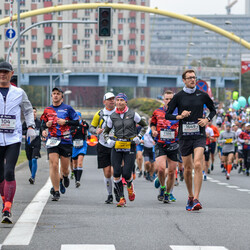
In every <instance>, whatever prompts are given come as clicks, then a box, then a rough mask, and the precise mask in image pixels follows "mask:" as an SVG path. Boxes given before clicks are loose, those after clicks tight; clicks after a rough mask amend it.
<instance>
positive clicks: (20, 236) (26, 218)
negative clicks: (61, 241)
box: [2, 178, 51, 246]
mask: <svg viewBox="0 0 250 250" xmlns="http://www.w3.org/2000/svg"><path fill="white" fill-rule="evenodd" d="M50 187H51V182H50V179H49V178H48V180H47V182H46V184H45V185H44V186H43V187H42V188H41V189H40V190H39V191H38V193H37V194H36V196H35V197H34V199H33V200H32V201H31V203H30V204H29V205H28V206H27V207H26V208H25V210H24V211H23V213H22V215H21V216H20V218H19V219H18V221H17V222H16V224H15V226H14V227H13V228H12V230H11V231H10V232H9V234H8V236H7V237H6V239H5V240H4V242H3V244H2V245H15V246H16V245H29V243H30V241H31V238H32V236H33V233H34V231H35V228H36V224H37V222H38V220H39V218H40V216H41V214H42V211H43V209H44V206H45V205H46V203H47V201H48V198H49V195H50V192H49V191H50Z"/></svg>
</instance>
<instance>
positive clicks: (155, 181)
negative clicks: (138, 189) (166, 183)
mask: <svg viewBox="0 0 250 250" xmlns="http://www.w3.org/2000/svg"><path fill="white" fill-rule="evenodd" d="M154 185H155V188H159V187H160V186H161V183H160V181H159V178H158V177H156V178H155V180H154Z"/></svg>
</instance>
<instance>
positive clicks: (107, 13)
mask: <svg viewBox="0 0 250 250" xmlns="http://www.w3.org/2000/svg"><path fill="white" fill-rule="evenodd" d="M99 36H111V8H102V7H101V8H99Z"/></svg>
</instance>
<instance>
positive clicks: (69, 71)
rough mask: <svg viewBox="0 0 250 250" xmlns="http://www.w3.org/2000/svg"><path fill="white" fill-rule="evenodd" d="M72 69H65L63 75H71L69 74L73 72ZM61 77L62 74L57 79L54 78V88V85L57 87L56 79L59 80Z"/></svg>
mask: <svg viewBox="0 0 250 250" xmlns="http://www.w3.org/2000/svg"><path fill="white" fill-rule="evenodd" d="M71 72H72V71H71V70H69V69H67V70H65V71H64V72H63V73H62V75H69V74H71ZM59 78H60V75H59V76H58V77H57V78H56V79H54V80H53V83H52V89H53V88H54V87H56V80H58V79H59Z"/></svg>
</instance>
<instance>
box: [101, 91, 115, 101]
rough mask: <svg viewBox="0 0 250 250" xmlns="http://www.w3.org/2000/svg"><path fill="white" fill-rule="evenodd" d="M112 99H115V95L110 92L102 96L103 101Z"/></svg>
mask: <svg viewBox="0 0 250 250" xmlns="http://www.w3.org/2000/svg"><path fill="white" fill-rule="evenodd" d="M112 97H115V95H114V94H113V93H111V92H108V93H106V94H105V95H104V96H103V101H105V100H108V99H109V98H112Z"/></svg>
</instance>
